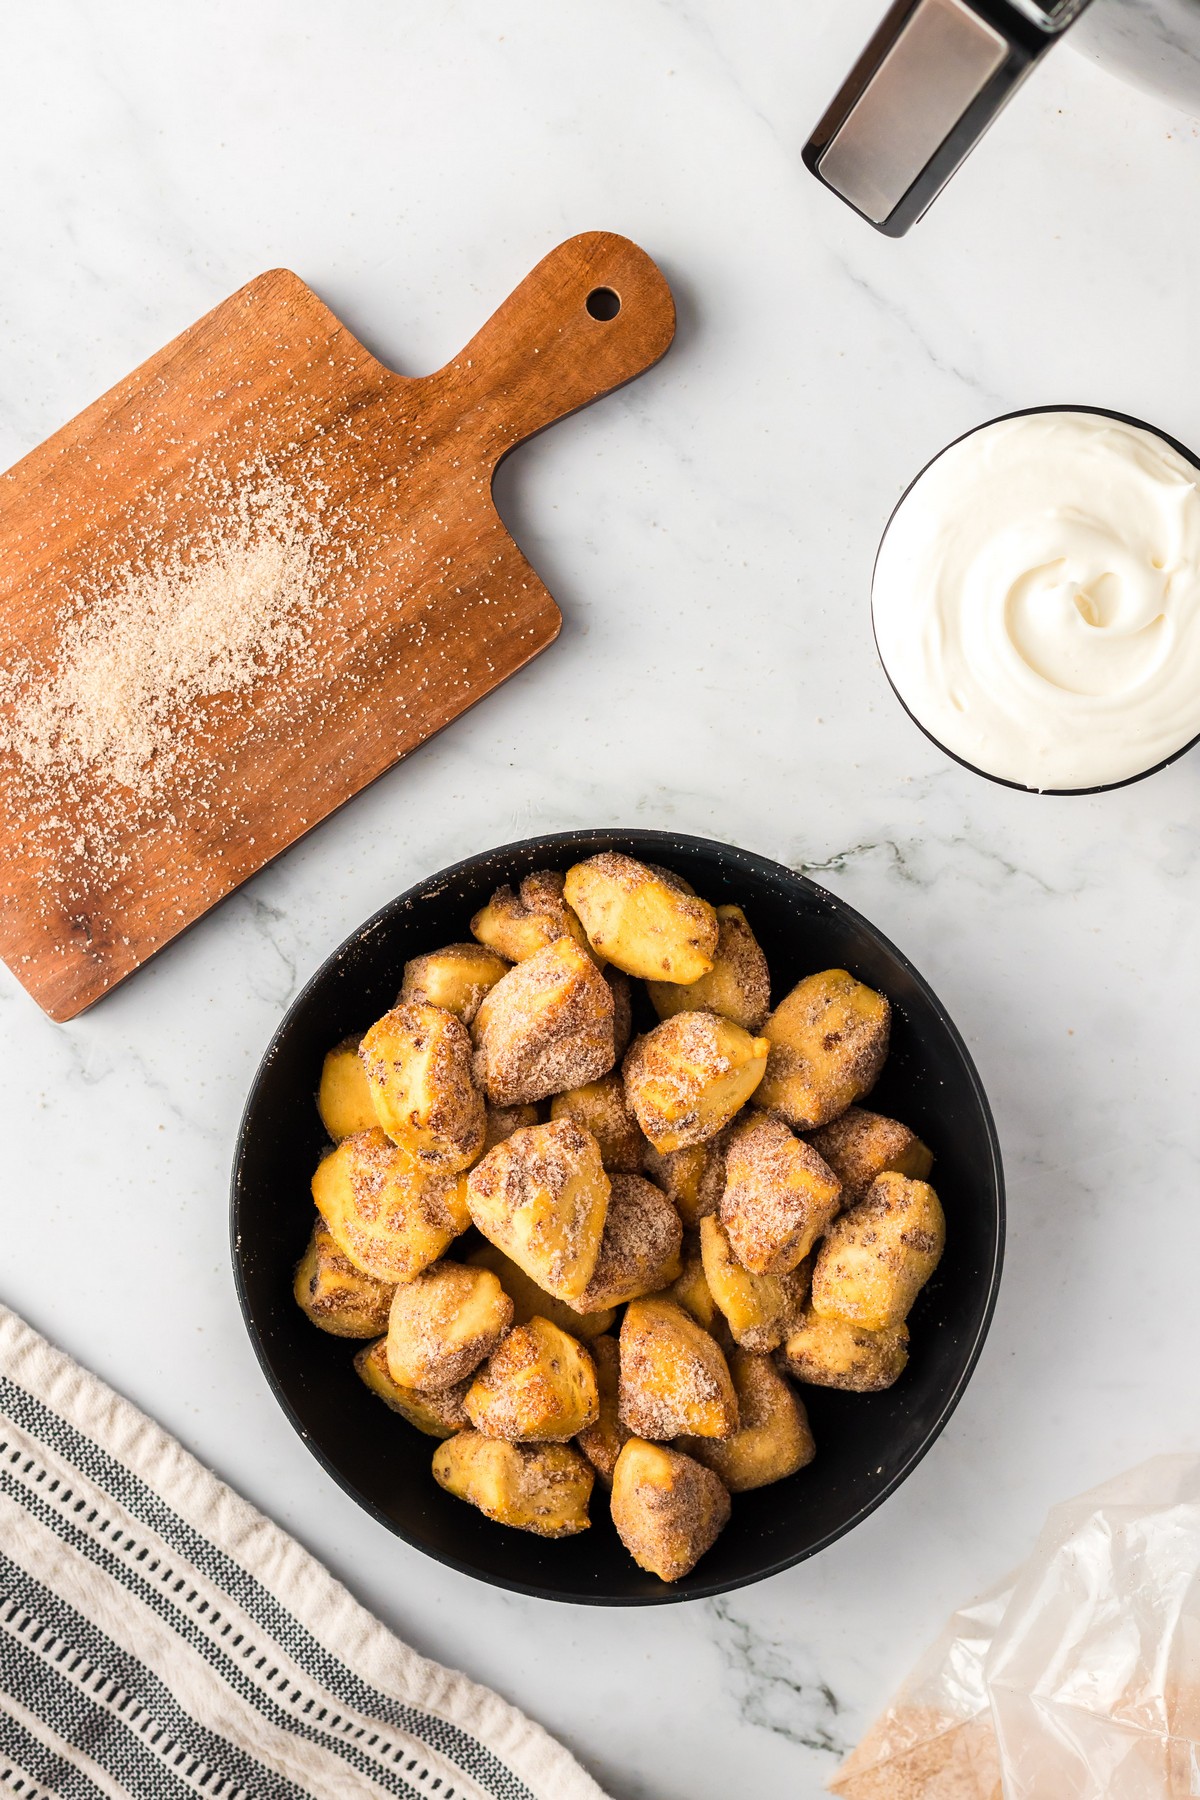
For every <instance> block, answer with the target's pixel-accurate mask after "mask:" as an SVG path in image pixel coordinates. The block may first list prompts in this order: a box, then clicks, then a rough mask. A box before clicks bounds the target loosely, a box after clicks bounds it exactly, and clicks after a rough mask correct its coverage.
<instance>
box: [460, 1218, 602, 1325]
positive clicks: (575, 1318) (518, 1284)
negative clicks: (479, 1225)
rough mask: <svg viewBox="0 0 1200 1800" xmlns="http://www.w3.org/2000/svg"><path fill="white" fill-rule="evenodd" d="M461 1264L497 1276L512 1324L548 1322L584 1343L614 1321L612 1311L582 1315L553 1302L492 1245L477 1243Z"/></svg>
mask: <svg viewBox="0 0 1200 1800" xmlns="http://www.w3.org/2000/svg"><path fill="white" fill-rule="evenodd" d="M464 1261H465V1262H466V1263H467V1264H468V1265H469V1266H470V1267H471V1268H474V1269H491V1271H492V1273H493V1274H494V1275H496V1276H498V1277H499V1281H500V1286H501V1287H502V1288H503V1289H504V1291H505V1293H506V1294H507V1295H508V1297H509V1299H510V1300H511V1301H512V1303H513V1324H514V1325H526V1324H528V1322H529V1320H530V1319H536V1318H541V1319H549V1320H550V1322H551V1324H552V1325H557V1326H558V1328H559V1330H560V1331H569V1332H570V1334H571V1336H572V1337H576V1338H579V1339H580V1341H581V1342H582V1343H585V1344H586V1343H588V1342H590V1340H591V1339H592V1338H594V1337H599V1336H600V1335H601V1333H602V1332H605V1331H611V1329H612V1327H613V1324H614V1323H615V1321H616V1317H617V1315H616V1313H615V1312H614V1311H613V1310H612V1309H611V1308H609V1309H607V1310H606V1311H604V1312H596V1313H588V1314H586V1316H585V1315H584V1314H583V1313H579V1312H576V1310H575V1308H574V1307H573V1306H570V1305H568V1303H567V1302H566V1301H565V1300H556V1299H555V1297H554V1295H553V1294H548V1293H547V1292H546V1290H545V1288H542V1287H539V1286H538V1284H537V1282H536V1281H533V1280H532V1279H531V1278H530V1277H529V1276H528V1275H527V1274H526V1273H525V1271H524V1269H521V1268H518V1266H517V1264H516V1263H515V1262H513V1260H512V1258H511V1257H508V1256H505V1254H504V1252H503V1250H498V1249H497V1248H496V1246H495V1244H489V1243H483V1244H478V1245H477V1246H476V1247H475V1249H474V1250H472V1251H471V1252H470V1254H469V1255H468V1256H466V1257H465V1258H464Z"/></svg>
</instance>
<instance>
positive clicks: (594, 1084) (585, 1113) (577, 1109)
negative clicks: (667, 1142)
mask: <svg viewBox="0 0 1200 1800" xmlns="http://www.w3.org/2000/svg"><path fill="white" fill-rule="evenodd" d="M550 1117H551V1118H552V1119H574V1121H575V1123H576V1124H577V1125H582V1127H583V1129H584V1130H585V1131H590V1132H591V1134H592V1136H593V1137H594V1138H595V1140H596V1142H597V1143H598V1144H599V1146H600V1155H601V1158H602V1160H603V1162H604V1166H605V1168H606V1169H607V1170H608V1171H609V1172H610V1174H611V1173H612V1172H613V1171H614V1170H616V1171H619V1172H620V1173H621V1174H624V1175H636V1174H637V1173H638V1171H639V1170H640V1168H641V1166H642V1156H643V1154H644V1153H645V1149H646V1140H645V1138H644V1137H643V1136H642V1130H641V1126H640V1125H639V1124H638V1122H637V1120H636V1119H635V1118H634V1116H633V1114H632V1112H631V1111H630V1109H629V1103H628V1101H627V1100H626V1098H625V1083H624V1082H623V1081H622V1080H621V1077H620V1076H619V1075H602V1076H601V1077H600V1080H599V1081H589V1082H585V1084H584V1086H583V1087H576V1088H568V1089H567V1091H566V1093H565V1094H556V1095H555V1096H554V1099H553V1100H552V1101H551V1102H550Z"/></svg>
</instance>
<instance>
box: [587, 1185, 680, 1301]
mask: <svg viewBox="0 0 1200 1800" xmlns="http://www.w3.org/2000/svg"><path fill="white" fill-rule="evenodd" d="M609 1180H610V1182H611V1192H610V1193H609V1196H608V1214H607V1217H606V1218H605V1221H604V1235H603V1237H602V1238H601V1239H600V1254H599V1256H598V1257H597V1258H596V1267H595V1269H594V1270H593V1272H592V1279H591V1280H590V1281H589V1282H588V1284H587V1286H586V1288H584V1290H583V1292H582V1294H580V1296H579V1298H578V1299H577V1300H575V1301H574V1302H573V1303H572V1304H573V1305H574V1306H575V1307H576V1308H577V1310H578V1311H579V1312H581V1313H596V1312H607V1311H608V1310H609V1309H610V1308H612V1307H614V1306H623V1305H624V1304H625V1302H626V1301H627V1300H636V1299H637V1298H638V1297H639V1295H641V1294H655V1293H657V1292H658V1290H659V1289H660V1288H664V1287H666V1286H667V1285H668V1284H669V1283H670V1282H672V1281H674V1280H675V1279H676V1278H677V1276H678V1275H679V1272H680V1261H679V1246H680V1243H681V1242H682V1239H683V1226H682V1225H681V1224H680V1222H679V1214H678V1213H677V1212H676V1211H675V1208H674V1207H673V1206H672V1205H671V1202H670V1201H669V1200H668V1199H667V1196H666V1195H665V1194H664V1193H663V1192H662V1190H661V1188H656V1187H655V1185H654V1183H653V1182H652V1181H647V1180H646V1179H645V1177H644V1176H642V1175H612V1176H610V1177H609Z"/></svg>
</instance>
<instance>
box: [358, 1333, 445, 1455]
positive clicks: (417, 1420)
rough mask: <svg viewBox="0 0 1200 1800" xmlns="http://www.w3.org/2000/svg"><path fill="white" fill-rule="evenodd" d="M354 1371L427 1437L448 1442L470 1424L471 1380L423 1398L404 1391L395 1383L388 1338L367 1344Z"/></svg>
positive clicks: (386, 1402) (361, 1351)
mask: <svg viewBox="0 0 1200 1800" xmlns="http://www.w3.org/2000/svg"><path fill="white" fill-rule="evenodd" d="M354 1367H355V1368H356V1369H357V1371H358V1373H359V1375H360V1377H361V1378H362V1380H363V1381H365V1382H366V1384H367V1386H368V1387H369V1388H370V1390H371V1392H372V1393H373V1394H377V1395H378V1396H379V1398H380V1399H381V1400H382V1401H383V1403H384V1405H385V1406H390V1407H391V1409H392V1411H393V1412H395V1413H399V1414H400V1417H401V1418H402V1419H407V1420H408V1422H409V1424H410V1425H415V1426H416V1428H417V1430H418V1431H423V1432H424V1433H425V1436H426V1437H433V1438H448V1437H453V1436H454V1434H455V1432H456V1431H465V1430H466V1427H467V1424H468V1420H467V1413H466V1408H465V1407H464V1405H463V1401H464V1400H465V1399H466V1395H467V1389H468V1388H469V1387H470V1385H471V1378H470V1376H467V1378H466V1379H465V1380H464V1381H459V1382H456V1383H455V1385H454V1387H451V1388H443V1389H442V1390H441V1392H440V1393H432V1394H428V1393H427V1394H423V1393H420V1392H418V1390H417V1389H416V1388H407V1387H401V1386H400V1383H399V1382H398V1381H393V1380H392V1373H391V1370H390V1369H389V1368H388V1359H387V1339H386V1338H385V1337H381V1338H376V1340H375V1342H374V1343H373V1344H364V1345H363V1347H362V1349H361V1350H360V1351H359V1352H358V1354H357V1356H356V1357H355V1358H354Z"/></svg>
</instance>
